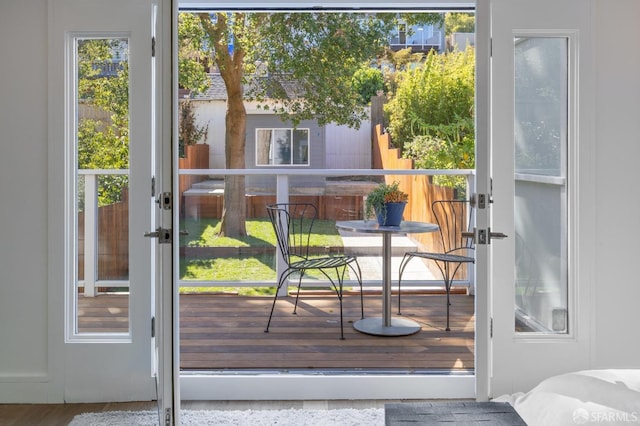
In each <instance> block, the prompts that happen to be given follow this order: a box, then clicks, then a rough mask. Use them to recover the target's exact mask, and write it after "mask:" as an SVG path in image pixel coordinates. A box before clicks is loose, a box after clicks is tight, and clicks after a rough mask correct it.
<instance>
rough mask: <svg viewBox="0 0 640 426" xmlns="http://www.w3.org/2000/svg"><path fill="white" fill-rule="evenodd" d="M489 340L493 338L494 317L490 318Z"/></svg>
mask: <svg viewBox="0 0 640 426" xmlns="http://www.w3.org/2000/svg"><path fill="white" fill-rule="evenodd" d="M489 338H490V339H492V338H493V317H491V318H489Z"/></svg>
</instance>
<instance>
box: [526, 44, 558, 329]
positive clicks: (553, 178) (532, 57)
mask: <svg viewBox="0 0 640 426" xmlns="http://www.w3.org/2000/svg"><path fill="white" fill-rule="evenodd" d="M514 43H515V46H514V48H515V64H514V73H515V75H514V83H515V91H514V93H515V99H514V109H515V126H514V141H515V159H514V161H515V176H514V178H515V200H514V220H515V234H516V252H515V256H516V259H515V260H516V262H515V265H516V266H515V277H516V278H515V279H516V282H515V324H516V331H519V332H544V333H549V332H551V333H567V332H568V328H569V327H568V321H567V318H568V315H567V305H568V304H567V301H568V277H567V107H568V103H567V87H568V86H567V81H568V66H567V54H568V48H567V46H568V42H567V39H566V38H563V37H516V38H515V40H514Z"/></svg>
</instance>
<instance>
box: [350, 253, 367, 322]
mask: <svg viewBox="0 0 640 426" xmlns="http://www.w3.org/2000/svg"><path fill="white" fill-rule="evenodd" d="M349 268H351V270H352V271H353V273H354V274H355V276H356V279H357V280H358V285H360V318H361V319H364V296H363V294H362V270H361V269H360V265H358V263H357V262H356V267H354V266H353V265H351V264H349ZM356 268H357V269H356Z"/></svg>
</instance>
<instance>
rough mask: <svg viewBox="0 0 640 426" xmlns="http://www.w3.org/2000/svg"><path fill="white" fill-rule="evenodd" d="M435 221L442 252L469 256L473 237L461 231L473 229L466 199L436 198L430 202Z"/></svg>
mask: <svg viewBox="0 0 640 426" xmlns="http://www.w3.org/2000/svg"><path fill="white" fill-rule="evenodd" d="M431 210H432V212H433V216H434V218H435V220H436V223H437V224H438V226H439V227H440V234H439V235H440V244H442V252H443V253H452V254H459V255H462V256H471V255H472V254H471V252H470V250H473V248H474V243H473V238H468V237H464V236H463V235H462V233H463V232H469V231H471V230H473V208H472V207H471V204H470V203H469V202H468V201H466V200H438V201H434V202H433V203H432V204H431Z"/></svg>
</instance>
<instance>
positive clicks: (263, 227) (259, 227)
mask: <svg viewBox="0 0 640 426" xmlns="http://www.w3.org/2000/svg"><path fill="white" fill-rule="evenodd" d="M246 228H247V234H248V235H247V236H244V237H237V238H230V237H222V236H220V235H218V234H219V232H220V221H219V220H218V219H200V220H196V219H187V220H185V221H184V223H183V226H182V227H181V228H180V229H186V230H187V232H189V235H186V236H183V237H181V238H180V246H184V247H275V246H276V236H275V233H274V232H273V227H272V226H271V222H270V221H269V219H251V220H247V222H246ZM311 245H312V246H319V247H325V246H334V247H336V246H337V247H342V238H341V237H340V234H339V233H338V230H337V229H336V223H335V222H334V221H331V220H316V221H315V222H314V224H313V233H312V234H311Z"/></svg>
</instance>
